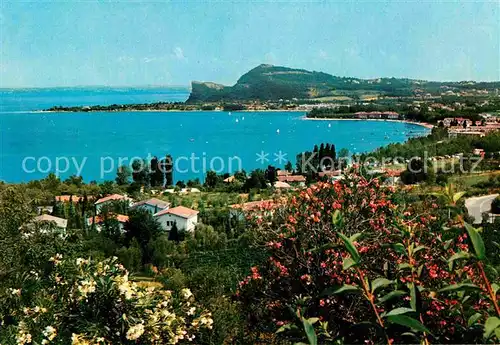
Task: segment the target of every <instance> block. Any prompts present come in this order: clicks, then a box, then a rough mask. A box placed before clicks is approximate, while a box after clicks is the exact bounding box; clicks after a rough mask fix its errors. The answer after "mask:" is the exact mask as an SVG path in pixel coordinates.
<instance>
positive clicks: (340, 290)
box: [333, 284, 362, 295]
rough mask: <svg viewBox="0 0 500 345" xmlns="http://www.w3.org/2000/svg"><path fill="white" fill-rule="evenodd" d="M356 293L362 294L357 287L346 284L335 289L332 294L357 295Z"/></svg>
mask: <svg viewBox="0 0 500 345" xmlns="http://www.w3.org/2000/svg"><path fill="white" fill-rule="evenodd" d="M358 292H362V290H361V289H360V288H358V287H357V286H353V285H347V284H346V285H342V286H341V287H340V288H338V289H335V290H334V291H333V294H334V295H337V294H340V293H358Z"/></svg>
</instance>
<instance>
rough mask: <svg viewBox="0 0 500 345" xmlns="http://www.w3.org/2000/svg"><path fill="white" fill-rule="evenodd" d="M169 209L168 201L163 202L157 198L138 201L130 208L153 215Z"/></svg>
mask: <svg viewBox="0 0 500 345" xmlns="http://www.w3.org/2000/svg"><path fill="white" fill-rule="evenodd" d="M169 207H170V203H169V202H168V201H163V200H160V199H157V198H151V199H147V200H142V201H138V202H136V203H135V204H133V205H132V208H140V209H143V210H146V211H149V212H151V213H153V214H155V213H158V212H161V211H164V210H166V209H168V208H169Z"/></svg>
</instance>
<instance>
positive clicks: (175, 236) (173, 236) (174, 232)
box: [168, 222, 180, 243]
mask: <svg viewBox="0 0 500 345" xmlns="http://www.w3.org/2000/svg"><path fill="white" fill-rule="evenodd" d="M168 240H169V241H175V242H177V243H179V240H180V237H179V229H178V228H177V222H174V225H172V229H170V232H169V233H168Z"/></svg>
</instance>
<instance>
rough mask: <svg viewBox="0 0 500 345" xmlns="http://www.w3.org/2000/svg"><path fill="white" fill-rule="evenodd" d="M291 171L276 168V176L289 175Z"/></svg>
mask: <svg viewBox="0 0 500 345" xmlns="http://www.w3.org/2000/svg"><path fill="white" fill-rule="evenodd" d="M291 174H292V173H291V172H290V171H286V170H278V171H277V175H278V176H289V175H291Z"/></svg>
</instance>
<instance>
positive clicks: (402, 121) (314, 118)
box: [302, 116, 434, 129]
mask: <svg viewBox="0 0 500 345" xmlns="http://www.w3.org/2000/svg"><path fill="white" fill-rule="evenodd" d="M302 120H313V121H385V122H401V123H409V124H412V125H417V126H422V127H425V128H428V129H432V128H434V125H432V124H430V123H426V122H416V121H409V120H393V119H341V118H329V117H307V116H303V117H302Z"/></svg>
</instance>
